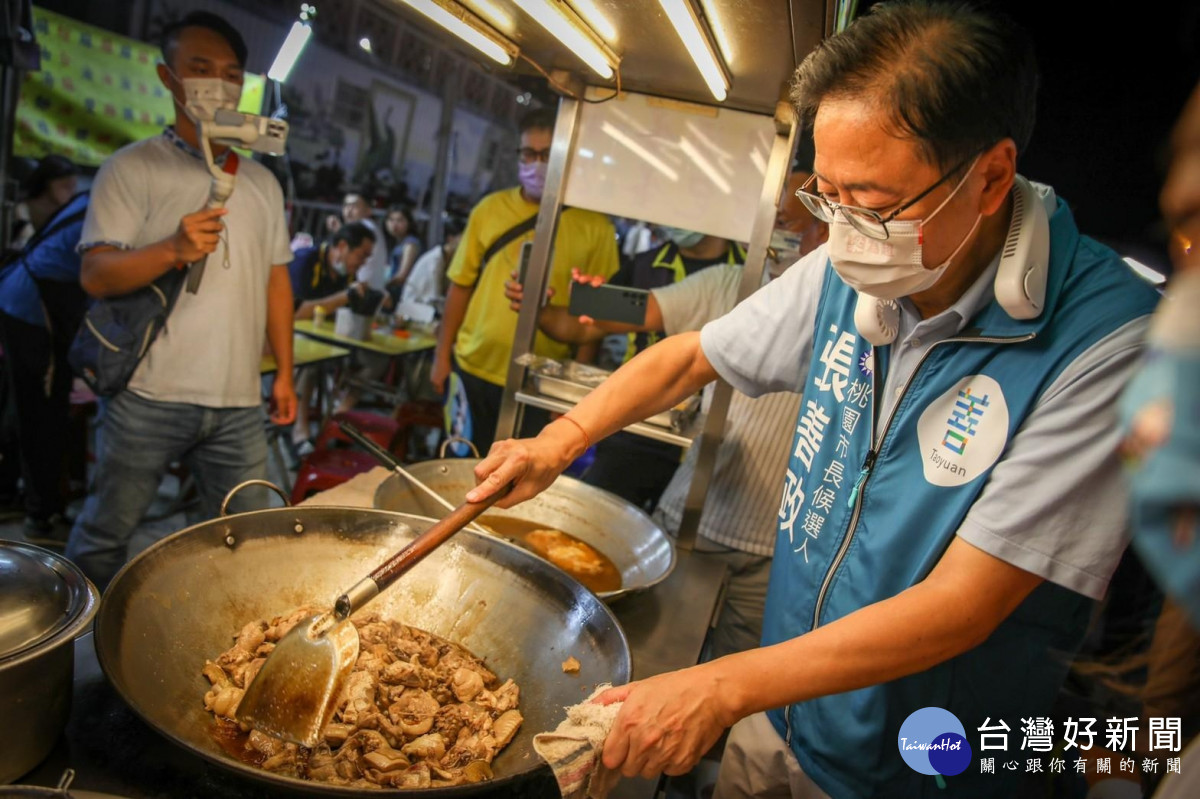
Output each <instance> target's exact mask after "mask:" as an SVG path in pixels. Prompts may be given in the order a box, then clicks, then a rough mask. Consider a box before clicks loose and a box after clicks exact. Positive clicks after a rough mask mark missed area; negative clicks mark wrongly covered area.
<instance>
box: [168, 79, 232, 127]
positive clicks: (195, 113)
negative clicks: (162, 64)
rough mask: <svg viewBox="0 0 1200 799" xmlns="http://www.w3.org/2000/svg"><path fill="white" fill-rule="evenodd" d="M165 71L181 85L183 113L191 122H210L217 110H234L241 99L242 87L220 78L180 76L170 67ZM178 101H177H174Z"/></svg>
mask: <svg viewBox="0 0 1200 799" xmlns="http://www.w3.org/2000/svg"><path fill="white" fill-rule="evenodd" d="M167 71H168V72H170V73H171V75H172V76H173V77H174V78H175V80H177V81H179V84H180V85H181V86H183V96H184V101H185V102H184V104H183V105H182V108H183V111H184V113H186V114H187V115H188V116H189V117H191V119H192V121H193V122H212V120H213V117H215V116H216V113H217V111H219V110H220V109H222V108H224V109H226V110H228V111H236V110H237V107H238V102H239V101H241V99H242V87H241V86H240V85H239V84H237V83H234V82H233V81H228V80H224V79H222V78H181V77H179V76H178V75H176V74H175V73H174V72H173V71H172V70H171V68H170V67H167ZM176 102H178V101H176Z"/></svg>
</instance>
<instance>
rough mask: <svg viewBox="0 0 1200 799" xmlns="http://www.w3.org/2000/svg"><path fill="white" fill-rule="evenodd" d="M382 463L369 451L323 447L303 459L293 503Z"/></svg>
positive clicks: (293, 494) (293, 491)
mask: <svg viewBox="0 0 1200 799" xmlns="http://www.w3.org/2000/svg"><path fill="white" fill-rule="evenodd" d="M377 465H378V464H377V463H376V462H375V459H374V458H372V457H371V456H370V455H368V454H367V453H365V452H357V451H355V450H349V449H319V450H316V451H314V452H312V453H309V455H307V456H306V457H305V458H304V460H303V461H301V462H300V469H299V470H298V471H297V472H296V485H295V487H294V488H292V504H293V505H295V504H297V503H299V502H302V501H303V500H305V499H307V498H308V497H309V496H311V495H312V494H316V493H318V492H320V491H324V490H325V489H327V488H333V487H334V486H339V485H341V484H342V483H344V482H346V481H347V480H349V479H350V478H351V477H353V476H354V475H356V474H362V473H363V472H368V471H370V470H371V469H372V468H374V467H375V466H377Z"/></svg>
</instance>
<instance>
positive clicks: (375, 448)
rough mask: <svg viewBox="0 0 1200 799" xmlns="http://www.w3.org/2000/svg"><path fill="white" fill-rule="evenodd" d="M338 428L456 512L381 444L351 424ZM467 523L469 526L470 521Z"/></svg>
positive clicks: (474, 527) (473, 528)
mask: <svg viewBox="0 0 1200 799" xmlns="http://www.w3.org/2000/svg"><path fill="white" fill-rule="evenodd" d="M338 427H340V428H342V432H343V433H345V434H346V435H347V436H349V437H350V439H351V440H353V441H354V443H356V444H358V445H359V446H360V447H362V448H363V449H365V450H366V451H367V453H368V454H370V455H371V457H373V458H374V459H375V460H377V461H379V462H380V463H381V464H382V465H384V466H386V467H388V468H389V469H391V470H392V471H394V472H396V474H398V475H400V476H401V477H403V478H404V479H405V480H407V481H408V483H409V485H412V486H416V487H417V488H419V489H421V490H422V491H423V492H425V495H426V496H428V497H429V498H430V499H432V500H433V501H434V502H436V503H437V504H439V505H441V506H442V507H443V508H445V509H446V510H448V511H451V512H453V511H454V510H455V508H454V506H453V505H452V504H450V501H449V500H448V499H446V498H445V497H443V496H442V495H441V494H439V493H438V492H436V491H434V490H433V489H432V488H430V487H429V486H427V485H425V484H424V483H422V482H421V481H420V480H418V479H417V478H415V477H413V476H412V475H411V474H409V472H408V470H407V469H405V468H404V467H403V466H401V465H400V461H399V460H398V459H397V458H396V456H394V455H392V453H390V452H388V451H387V450H386V449H384V448H383V447H381V446H379V444H377V443H376V442H374V441H372V440H371V439H370V438H368V437H367V436H366V435H365V434H364V433H363V432H362V431H361V430H359V429H358V428H357V427H355V426H354V425H353V424H351V423H350V422H338ZM467 521H468V524H469V523H470V519H468V520H467ZM470 526H471V531H472V532H475V533H482V534H483V535H487V534H488V531H487V530H484V529H483V528H482V527H480V526H479V525H477V524H471V525H470Z"/></svg>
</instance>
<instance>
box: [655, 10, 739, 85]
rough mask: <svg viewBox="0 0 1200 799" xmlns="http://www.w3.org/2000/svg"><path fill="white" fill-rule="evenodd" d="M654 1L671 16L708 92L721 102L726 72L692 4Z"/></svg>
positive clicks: (727, 81) (726, 83)
mask: <svg viewBox="0 0 1200 799" xmlns="http://www.w3.org/2000/svg"><path fill="white" fill-rule="evenodd" d="M658 2H659V3H660V4H661V5H662V7H663V11H665V12H667V18H668V19H670V20H671V24H672V25H674V26H675V32H676V33H678V34H679V38H680V39H682V40H683V46H684V47H686V48H687V51H688V53H690V54H691V56H692V60H693V61H695V62H696V68H697V69H699V70H700V75H701V76H702V77H703V78H704V82H705V83H707V84H708V90H709V91H710V92H712V96H713V97H715V98H717V102H724V100H725V98H726V97H727V96H728V95H729V72H728V71H727V70H726V69H725V65H724V63H723V62H722V61H721V59H720V57H719V56H718V55H717V48H716V47H714V46H713V41H712V37H711V36H709V35H708V32H707V31H706V30H705V27H704V22H703V21H702V20H701V18H700V15H699V14H697V13H696V7H695V5H693V2H692V0H658Z"/></svg>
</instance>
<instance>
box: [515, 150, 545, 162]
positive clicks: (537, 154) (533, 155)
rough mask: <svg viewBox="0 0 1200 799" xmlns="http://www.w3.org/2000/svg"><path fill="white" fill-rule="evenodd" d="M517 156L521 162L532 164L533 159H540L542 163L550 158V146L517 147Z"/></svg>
mask: <svg viewBox="0 0 1200 799" xmlns="http://www.w3.org/2000/svg"><path fill="white" fill-rule="evenodd" d="M517 157H518V158H520V159H521V163H522V164H532V163H533V162H534V161H541V162H542V163H543V164H544V163H546V162H547V161H549V160H550V148H549V147H547V148H546V149H545V150H535V149H533V148H532V147H519V148H517Z"/></svg>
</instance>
